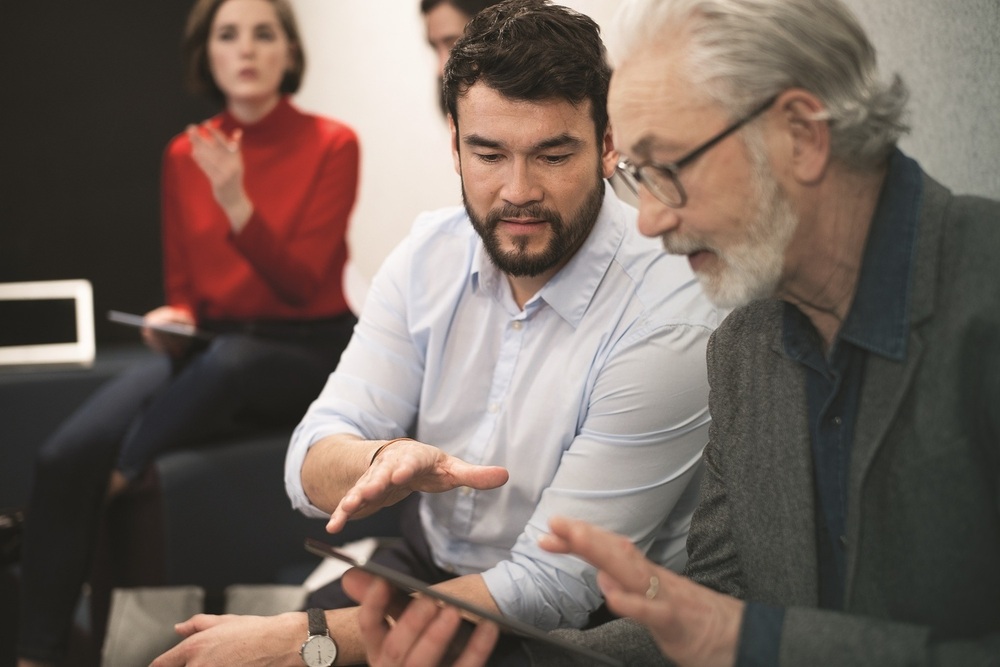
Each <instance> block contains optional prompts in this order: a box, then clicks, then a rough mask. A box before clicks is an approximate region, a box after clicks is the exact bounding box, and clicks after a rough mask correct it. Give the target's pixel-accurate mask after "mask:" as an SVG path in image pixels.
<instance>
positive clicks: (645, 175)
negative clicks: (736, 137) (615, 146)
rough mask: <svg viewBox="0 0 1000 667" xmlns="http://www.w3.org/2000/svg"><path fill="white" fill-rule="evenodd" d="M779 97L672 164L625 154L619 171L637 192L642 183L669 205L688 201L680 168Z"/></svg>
mask: <svg viewBox="0 0 1000 667" xmlns="http://www.w3.org/2000/svg"><path fill="white" fill-rule="evenodd" d="M776 99H778V96H777V95H775V96H774V97H772V98H770V99H768V100H767V101H766V102H764V103H763V104H761V105H760V106H759V107H757V108H755V109H754V110H753V111H751V112H750V113H748V114H747V115H745V116H743V117H742V118H740V119H739V120H738V121H736V122H735V123H733V124H732V125H730V126H729V127H727V128H726V129H724V130H723V131H722V132H720V133H719V134H717V135H715V136H714V137H712V138H711V139H709V140H708V141H706V142H705V143H703V144H702V145H701V146H698V148H695V149H694V150H693V151H691V152H690V153H688V154H687V155H685V156H684V157H682V158H681V159H679V160H677V161H676V162H671V163H669V164H658V163H656V162H650V163H648V164H643V165H636V164H633V163H632V161H631V160H629V159H628V158H622V159H621V161H620V162H619V163H618V173H620V174H621V175H622V182H623V183H625V185H626V186H628V188H629V189H630V190H631V191H632V192H633V194H636V195H638V194H639V184H640V183H642V184H643V185H645V186H646V189H648V190H649V192H650V194H652V195H653V196H654V197H656V198H657V199H659V200H660V201H661V202H663V203H664V204H666V205H667V206H669V207H670V208H681V207H682V206H684V204H686V203H687V193H686V192H685V191H684V186H682V185H681V181H680V178H679V177H678V172H679V171H680V170H681V169H683V168H684V167H686V166H687V165H689V164H691V163H692V162H694V161H695V160H696V159H698V158H699V157H701V155H702V153H705V152H706V151H707V150H708V149H709V148H711V147H712V146H714V145H716V144H717V143H719V142H720V141H722V140H723V139H725V138H726V137H728V136H729V135H730V134H732V133H733V132H735V131H736V130H738V129H740V128H741V127H743V126H744V125H746V124H747V123H749V122H750V121H751V120H753V119H754V118H756V117H757V116H759V115H760V114H762V113H764V112H765V111H767V110H768V109H769V108H770V107H771V105H772V104H774V101H775V100H776Z"/></svg>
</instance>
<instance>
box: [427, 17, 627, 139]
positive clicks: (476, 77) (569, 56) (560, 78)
mask: <svg viewBox="0 0 1000 667" xmlns="http://www.w3.org/2000/svg"><path fill="white" fill-rule="evenodd" d="M610 80H611V67H610V66H609V65H608V60H607V56H606V53H605V49H604V44H603V43H602V42H601V29H600V28H599V27H598V25H597V24H596V23H594V21H593V20H592V19H591V18H590V17H587V16H584V15H583V14H580V13H579V12H575V11H573V10H572V9H569V8H567V7H562V6H559V5H552V4H549V2H548V0H506V1H505V2H501V3H500V4H498V5H495V6H493V7H490V8H489V9H485V10H483V11H482V12H480V13H479V14H477V15H476V16H475V18H473V19H472V20H471V21H470V22H469V24H468V25H467V26H466V27H465V35H464V36H463V37H462V38H461V39H459V40H458V42H456V43H455V46H454V47H452V49H451V57H450V58H449V59H448V64H447V65H445V68H444V97H445V103H446V104H447V106H448V112H449V113H450V114H451V117H452V119H453V120H454V122H455V126H456V127H457V126H458V98H459V97H460V96H462V95H464V94H465V93H466V92H467V91H468V90H469V89H470V88H471V87H472V86H473V85H475V84H476V83H477V82H479V81H482V82H483V83H484V84H485V85H487V86H489V87H490V88H492V89H493V90H495V91H497V92H498V93H500V94H501V95H503V96H504V97H507V98H509V99H512V100H527V101H542V100H566V101H568V102H570V103H572V104H580V103H581V102H583V101H584V100H590V105H591V116H592V117H593V119H594V127H595V130H596V131H597V141H598V145H600V142H601V141H602V140H603V138H604V132H605V130H606V129H607V127H608V83H609V81H610Z"/></svg>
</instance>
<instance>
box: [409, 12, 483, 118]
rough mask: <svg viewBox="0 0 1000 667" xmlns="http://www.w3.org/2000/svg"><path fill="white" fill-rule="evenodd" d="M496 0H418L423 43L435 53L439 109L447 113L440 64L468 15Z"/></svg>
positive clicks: (443, 61)
mask: <svg viewBox="0 0 1000 667" xmlns="http://www.w3.org/2000/svg"><path fill="white" fill-rule="evenodd" d="M498 2H500V0H420V13H421V14H422V15H423V17H424V29H425V31H426V33H427V43H428V44H429V45H430V47H431V48H432V49H434V55H435V56H437V86H438V104H440V106H441V113H442V114H443V115H445V116H447V115H448V107H447V106H446V105H445V101H444V89H443V88H442V83H443V81H444V64H445V63H446V62H448V56H449V55H450V54H451V47H453V46H455V42H457V41H458V38H459V37H461V36H462V33H463V32H464V31H465V26H466V24H467V23H468V22H469V21H471V20H472V17H473V16H475V15H476V14H478V13H479V12H481V11H482V10H484V9H486V8H487V7H492V6H493V5H495V4H497V3H498Z"/></svg>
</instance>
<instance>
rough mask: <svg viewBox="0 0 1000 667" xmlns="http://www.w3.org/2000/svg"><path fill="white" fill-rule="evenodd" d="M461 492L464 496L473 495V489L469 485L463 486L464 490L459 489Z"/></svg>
mask: <svg viewBox="0 0 1000 667" xmlns="http://www.w3.org/2000/svg"><path fill="white" fill-rule="evenodd" d="M459 493H461V494H462V495H463V496H469V495H472V489H471V488H470V487H468V486H463V487H462V490H461V491H459Z"/></svg>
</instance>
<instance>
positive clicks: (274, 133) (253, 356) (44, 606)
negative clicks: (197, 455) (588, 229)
mask: <svg viewBox="0 0 1000 667" xmlns="http://www.w3.org/2000/svg"><path fill="white" fill-rule="evenodd" d="M182 53H183V58H184V63H185V71H186V76H187V78H188V83H189V84H190V85H191V87H192V89H193V90H194V91H195V92H198V93H202V94H206V95H208V96H209V97H210V98H212V99H214V100H215V101H217V102H218V103H219V104H220V105H221V106H222V107H223V110H222V112H221V113H220V114H218V115H217V116H215V117H213V118H211V119H209V120H207V121H205V122H204V123H202V124H200V125H199V126H191V127H188V128H187V130H186V131H185V132H183V133H181V134H180V135H178V136H177V137H175V138H174V139H173V140H172V141H171V142H170V144H169V146H168V147H167V150H166V152H165V155H164V159H163V173H162V186H161V187H162V192H161V196H162V235H163V254H164V271H165V276H164V279H165V293H166V301H167V305H164V306H161V307H159V308H156V309H155V310H152V311H150V312H149V313H147V314H146V316H145V320H146V323H147V324H149V325H155V324H181V325H190V326H197V327H199V328H203V329H205V330H207V331H210V332H213V333H214V334H215V335H214V337H213V338H212V339H211V340H210V341H207V342H203V341H199V340H197V339H194V338H189V337H183V336H176V335H172V334H164V333H162V332H159V331H157V330H155V329H153V328H152V327H151V326H148V327H146V328H144V329H143V331H142V336H143V340H144V341H145V342H146V344H147V345H148V346H149V347H151V348H152V349H153V350H155V351H157V352H158V353H160V354H157V355H156V356H155V357H154V358H152V359H150V360H148V361H144V362H141V363H140V364H138V365H137V366H136V367H134V368H132V369H130V370H129V371H127V372H125V373H124V374H122V375H121V376H119V377H118V378H116V379H114V380H112V381H110V382H109V383H108V384H106V385H105V386H103V387H102V388H101V389H100V390H99V391H98V392H97V393H96V394H95V395H94V396H93V397H91V398H90V399H89V400H88V401H87V402H86V403H85V404H84V405H83V406H82V407H81V408H80V409H79V410H78V411H77V412H76V413H75V414H73V415H72V416H71V417H70V418H69V419H68V420H67V421H66V422H65V423H64V424H63V425H62V426H61V427H60V428H59V429H58V430H57V431H56V432H55V434H54V435H53V436H52V437H51V438H49V440H48V441H47V442H46V443H45V444H44V445H43V447H42V448H41V449H40V451H39V456H38V460H37V465H36V470H35V478H34V485H33V490H32V495H31V498H30V500H29V506H28V511H27V520H26V524H25V534H24V547H23V556H22V589H21V590H22V594H21V608H20V617H19V640H18V655H19V663H18V664H19V666H20V667H29V666H32V665H54V664H57V663H58V662H59V661H61V660H63V659H64V657H65V655H66V652H67V647H68V638H69V635H70V627H71V620H72V618H73V613H74V609H75V607H76V605H77V602H78V597H79V593H80V590H81V585H82V584H83V582H84V580H85V579H86V577H87V573H88V572H89V567H90V561H91V559H92V555H93V552H94V546H95V542H96V536H97V529H98V526H99V522H100V518H101V515H102V512H103V510H104V507H105V505H106V503H107V502H108V500H109V499H110V498H113V497H114V496H115V495H116V494H118V493H119V492H121V491H122V490H123V489H125V488H127V487H128V486H129V485H130V484H132V483H133V482H134V481H135V480H136V479H137V478H138V477H139V476H140V475H141V474H142V473H143V471H145V470H146V469H147V466H148V465H149V464H150V463H151V462H152V461H153V459H154V458H155V457H156V456H157V455H158V454H160V453H162V452H164V451H165V450H167V449H170V448H174V447H177V446H179V445H191V444H195V443H197V442H198V441H200V440H202V439H204V438H205V437H206V436H208V435H210V434H218V433H219V432H220V431H225V430H227V429H231V428H233V427H234V426H236V427H241V428H246V427H247V426H248V425H249V426H251V427H257V426H262V425H267V426H274V425H285V424H288V425H291V424H294V423H295V422H296V421H297V420H298V419H299V418H301V416H302V414H303V413H304V411H305V408H306V407H307V406H308V404H309V402H310V401H311V400H312V399H313V398H314V397H315V396H316V395H317V394H318V393H319V390H320V389H321V388H322V386H323V384H324V382H325V381H326V378H327V376H328V374H329V373H330V372H331V371H332V370H333V368H334V367H335V366H336V364H337V361H338V359H339V358H340V353H341V351H342V350H343V347H344V346H345V345H346V343H347V340H348V339H349V338H350V334H351V331H352V329H353V326H354V323H355V321H356V320H355V317H354V315H353V314H352V313H351V312H350V310H349V309H348V306H347V302H346V300H345V297H344V294H343V290H342V288H341V276H342V273H343V270H344V266H345V262H346V260H347V243H346V233H347V226H348V218H349V216H350V213H351V210H352V208H353V206H354V201H355V196H356V191H357V184H358V166H359V150H358V142H357V138H356V136H355V133H354V131H353V130H352V129H350V128H349V127H347V126H345V125H343V124H342V123H339V122H337V121H335V120H331V119H327V118H321V117H318V116H313V115H308V114H305V113H303V112H301V111H299V110H298V109H296V108H295V107H294V106H293V105H292V104H291V103H290V102H289V99H288V95H290V94H292V93H294V92H296V91H297V90H298V87H299V84H300V82H301V80H302V75H303V72H304V68H305V56H304V53H303V49H302V44H301V42H300V38H299V31H298V28H297V26H296V21H295V17H294V15H293V13H292V8H291V5H290V4H289V2H288V1H287V0H199V1H198V2H197V3H196V4H195V5H194V7H193V9H192V11H191V14H190V16H189V19H188V24H187V27H186V30H185V34H184V39H183V48H182Z"/></svg>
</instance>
